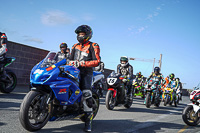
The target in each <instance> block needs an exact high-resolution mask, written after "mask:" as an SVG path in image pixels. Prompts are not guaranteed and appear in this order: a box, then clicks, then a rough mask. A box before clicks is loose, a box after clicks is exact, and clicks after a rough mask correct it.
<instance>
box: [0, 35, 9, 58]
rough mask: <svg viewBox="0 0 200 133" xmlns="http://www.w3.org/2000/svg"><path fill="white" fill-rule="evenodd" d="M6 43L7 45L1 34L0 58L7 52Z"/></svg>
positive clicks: (4, 37) (4, 36)
mask: <svg viewBox="0 0 200 133" xmlns="http://www.w3.org/2000/svg"><path fill="white" fill-rule="evenodd" d="M6 43H7V37H6V34H5V33H2V34H1V42H0V46H1V48H0V56H1V55H3V54H5V53H6V52H7V51H8V49H7V47H6Z"/></svg>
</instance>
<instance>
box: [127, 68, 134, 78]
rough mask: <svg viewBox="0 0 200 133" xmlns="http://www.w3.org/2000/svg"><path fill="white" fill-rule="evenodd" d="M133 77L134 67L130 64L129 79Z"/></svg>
mask: <svg viewBox="0 0 200 133" xmlns="http://www.w3.org/2000/svg"><path fill="white" fill-rule="evenodd" d="M132 78H133V67H132V66H131V65H130V66H129V67H128V75H127V79H129V80H130V79H132Z"/></svg>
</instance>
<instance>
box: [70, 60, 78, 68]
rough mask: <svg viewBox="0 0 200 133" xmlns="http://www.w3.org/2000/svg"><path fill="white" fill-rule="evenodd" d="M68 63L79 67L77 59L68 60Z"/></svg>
mask: <svg viewBox="0 0 200 133" xmlns="http://www.w3.org/2000/svg"><path fill="white" fill-rule="evenodd" d="M69 65H70V66H74V67H79V61H77V60H73V61H69Z"/></svg>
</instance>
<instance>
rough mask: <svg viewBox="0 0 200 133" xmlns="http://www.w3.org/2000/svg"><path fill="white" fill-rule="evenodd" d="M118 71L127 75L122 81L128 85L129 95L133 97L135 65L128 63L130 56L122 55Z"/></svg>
mask: <svg viewBox="0 0 200 133" xmlns="http://www.w3.org/2000/svg"><path fill="white" fill-rule="evenodd" d="M117 73H119V74H121V75H123V76H125V78H124V79H123V80H122V81H123V82H124V83H125V84H126V85H127V87H128V92H127V95H128V96H129V97H131V94H132V82H133V67H132V66H131V65H130V64H129V63H128V57H126V56H122V57H121V58H120V64H119V65H118V66H117Z"/></svg>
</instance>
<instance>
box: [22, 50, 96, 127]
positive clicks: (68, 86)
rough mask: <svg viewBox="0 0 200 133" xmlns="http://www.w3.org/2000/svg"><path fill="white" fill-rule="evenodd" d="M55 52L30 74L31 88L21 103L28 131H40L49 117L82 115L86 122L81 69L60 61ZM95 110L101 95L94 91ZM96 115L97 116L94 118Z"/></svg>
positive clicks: (60, 117)
mask: <svg viewBox="0 0 200 133" xmlns="http://www.w3.org/2000/svg"><path fill="white" fill-rule="evenodd" d="M55 57H57V55H56V53H55V52H50V53H49V54H48V55H47V56H46V57H45V59H44V60H42V61H41V62H40V63H38V64H37V65H35V66H34V67H33V69H32V71H31V74H30V85H31V87H32V88H31V91H30V92H29V93H28V94H27V95H26V96H25V97H24V99H23V102H22V103H21V106H20V113H19V119H20V122H21V124H22V126H23V127H24V128H25V129H26V130H28V131H37V130H40V129H41V128H42V127H44V126H45V125H46V123H47V122H48V121H55V120H65V119H69V118H80V119H81V120H82V121H83V122H85V117H84V111H83V102H82V101H83V97H82V91H81V90H80V88H79V81H80V76H79V75H80V74H79V73H80V71H79V69H77V68H76V67H74V66H67V65H65V64H66V59H63V60H61V61H59V62H57V60H56V59H55ZM92 98H93V114H94V117H95V116H96V114H97V112H98V109H99V97H98V95H97V94H96V93H95V92H94V93H93V94H92ZM94 117H93V118H94Z"/></svg>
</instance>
